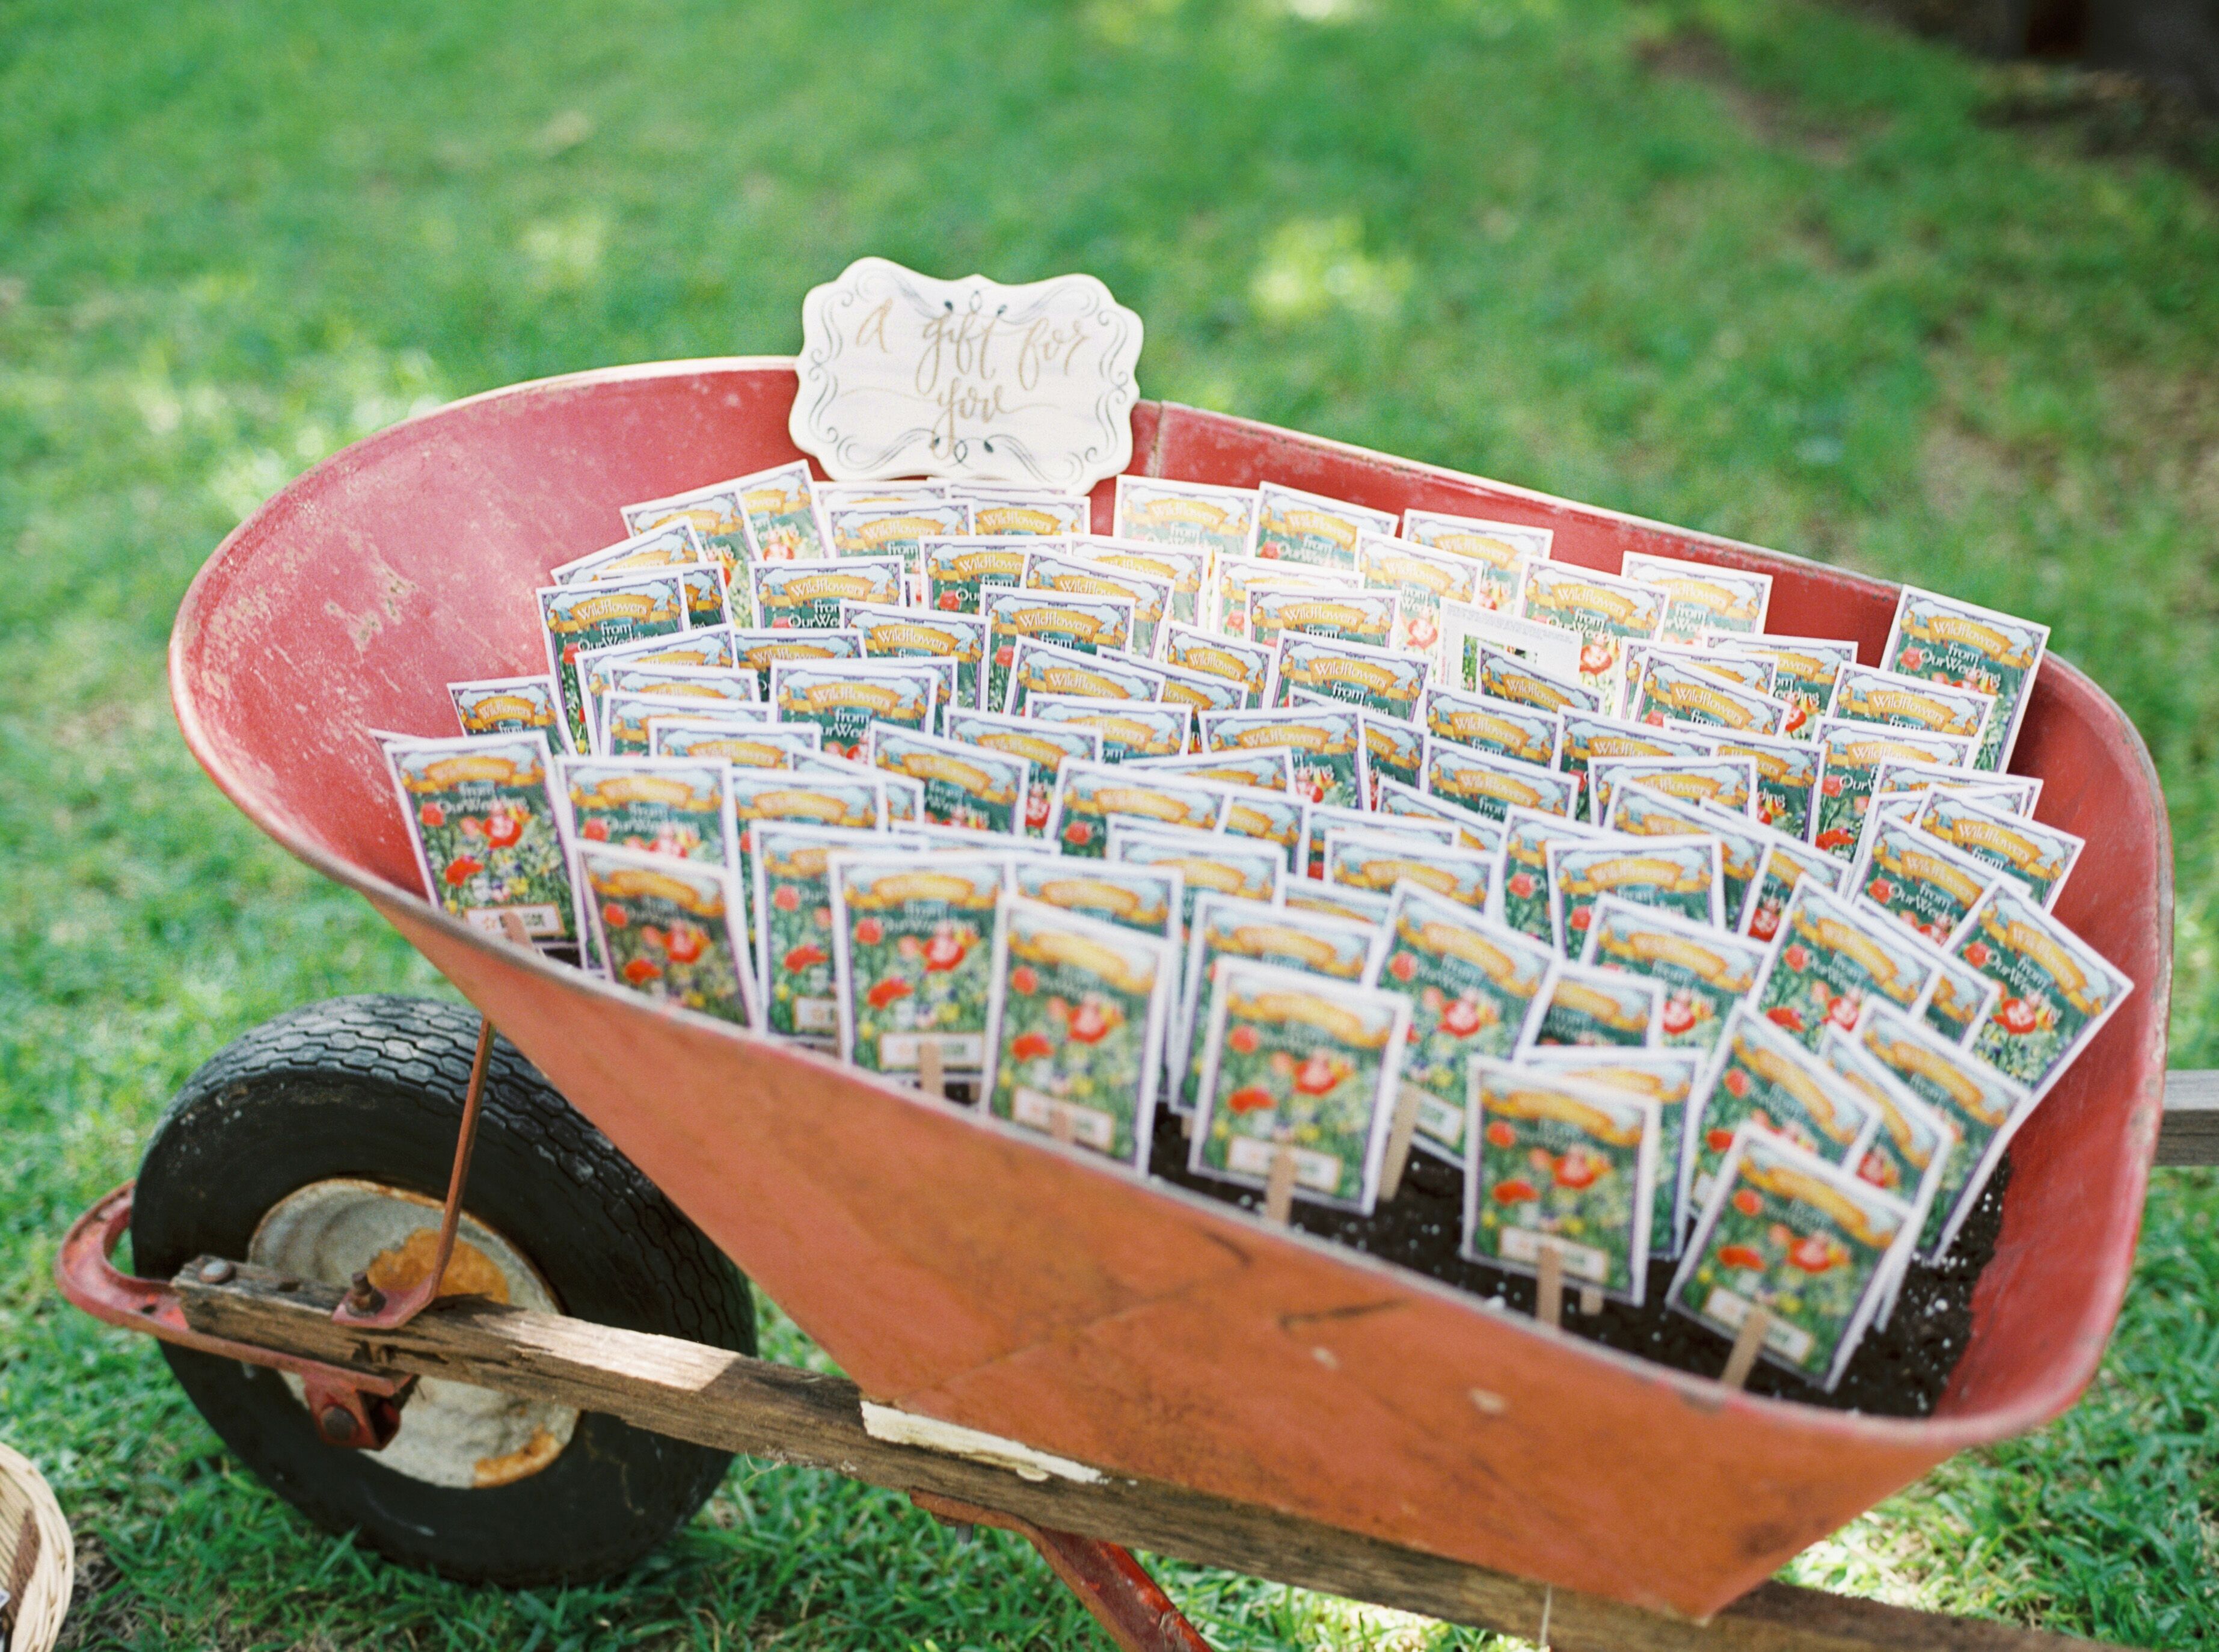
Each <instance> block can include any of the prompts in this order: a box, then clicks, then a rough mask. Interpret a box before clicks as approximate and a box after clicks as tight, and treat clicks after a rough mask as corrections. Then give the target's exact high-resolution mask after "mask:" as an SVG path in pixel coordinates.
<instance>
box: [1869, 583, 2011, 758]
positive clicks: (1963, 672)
mask: <svg viewBox="0 0 2219 1652" xmlns="http://www.w3.org/2000/svg"><path fill="white" fill-rule="evenodd" d="M2048 646H2049V627H2048V626H2047V625H2037V624H2034V623H2033V622H2031V621H2029V620H2024V619H2020V618H2016V617H2015V616H2013V615H2011V614H2006V613H1998V612H1997V611H1996V610H1994V609H1993V608H1982V607H1979V606H1975V605H1974V604H1973V603H1969V602H1960V601H1958V600H1957V599H1955V598H1954V597H1945V596H1942V595H1941V594H1939V593H1936V592H1933V591H1921V590H1919V589H1918V588H1917V587H1914V586H1908V585H1907V586H1905V587H1904V588H1903V595H1902V597H1901V598H1900V599H1898V601H1897V603H1896V609H1895V623H1894V624H1893V625H1892V626H1891V627H1890V628H1889V630H1888V633H1887V645H1886V647H1885V648H1883V649H1881V650H1880V665H1881V666H1882V668H1885V669H1886V670H1889V671H1894V672H1900V673H1901V674H1904V675H1905V676H1907V677H1924V678H1928V679H1930V680H1933V681H1935V682H1937V683H1942V684H1955V685H1962V686H1966V687H1968V688H1971V689H1973V690H1974V691H1975V692H1981V693H1986V694H1992V695H1993V696H1994V697H1995V699H1996V707H1995V712H1994V714H1993V715H1992V717H1990V718H1989V719H1988V724H1987V727H1986V729H1985V730H1983V731H1982V735H1981V741H1980V749H1979V751H1978V753H1977V755H1976V757H1975V759H1974V767H1980V768H1984V769H1992V770H1997V771H2000V770H2002V769H2005V768H2007V767H2010V764H2011V748H2013V747H2014V746H2016V745H2017V743H2018V731H2019V727H2020V725H2021V724H2023V722H2024V721H2025V720H2026V708H2027V703H2028V700H2029V699H2030V698H2031V696H2032V692H2033V688H2034V677H2035V673H2036V671H2037V670H2039V669H2040V668H2041V665H2042V652H2043V650H2044V649H2047V648H2048Z"/></svg>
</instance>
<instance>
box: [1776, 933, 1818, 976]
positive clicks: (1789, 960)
mask: <svg viewBox="0 0 2219 1652" xmlns="http://www.w3.org/2000/svg"><path fill="white" fill-rule="evenodd" d="M1781 960H1782V961H1783V962H1785V963H1786V964H1787V967H1788V968H1790V969H1792V970H1793V971H1795V972H1797V973H1798V974H1800V973H1801V972H1803V971H1805V970H1806V969H1809V968H1810V967H1811V949H1810V948H1809V947H1806V946H1804V945H1803V944H1802V942H1800V941H1795V942H1793V943H1791V944H1790V945H1789V946H1788V947H1787V950H1786V951H1785V952H1783V953H1781Z"/></svg>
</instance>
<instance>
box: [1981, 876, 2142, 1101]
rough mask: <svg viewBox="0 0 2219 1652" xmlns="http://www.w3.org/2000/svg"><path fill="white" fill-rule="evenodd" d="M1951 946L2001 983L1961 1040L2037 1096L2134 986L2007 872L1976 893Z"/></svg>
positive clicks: (2045, 1090)
mask: <svg viewBox="0 0 2219 1652" xmlns="http://www.w3.org/2000/svg"><path fill="white" fill-rule="evenodd" d="M1949 950H1950V952H1951V953H1954V954H1955V956H1956V957H1958V958H1960V959H1961V960H1963V961H1964V962H1966V963H1967V964H1970V965H1971V966H1973V968H1974V969H1976V970H1978V971H1980V973H1981V974H1983V975H1985V976H1986V977H1987V978H1989V979H1990V980H1992V981H1995V982H1998V983H2000V984H2002V986H2003V990H2004V996H2003V999H2002V1002H2001V1003H1998V1004H1997V1006H1996V1008H1995V1011H1994V1013H1993V1014H1992V1015H1990V1016H1989V1017H1988V1019H1987V1020H1986V1021H1984V1022H1981V1023H1980V1027H1979V1028H1978V1029H1977V1030H1976V1031H1975V1032H1974V1033H1973V1035H1972V1038H1971V1039H1970V1040H1968V1041H1967V1046H1966V1047H1967V1049H1969V1050H1970V1051H1971V1052H1972V1053H1973V1054H1974V1055H1977V1056H1979V1057H1980V1059H1982V1060H1984V1061H1986V1062H1989V1063H1990V1064H1992V1065H1993V1066H1994V1067H1995V1068H1996V1069H1997V1071H1999V1072H2001V1073H2003V1074H2004V1076H2005V1078H2010V1079H2011V1080H2013V1081H2014V1082H2016V1083H2017V1084H2024V1085H2025V1086H2026V1087H2027V1088H2028V1089H2029V1090H2032V1091H2033V1092H2034V1098H2035V1100H2036V1101H2040V1100H2041V1099H2042V1096H2044V1095H2046V1094H2047V1093H2048V1090H2049V1087H2050V1085H2052V1084H2054V1083H2056V1081H2057V1079H2058V1078H2060V1077H2061V1075H2062V1074H2063V1073H2064V1071H2065V1069H2066V1068H2067V1066H2069V1065H2072V1062H2073V1057H2075V1056H2077V1055H2079V1053H2080V1052H2081V1051H2082V1050H2083V1049H2085V1048H2086V1047H2087V1045H2088V1041H2089V1040H2091V1039H2092V1038H2094V1037H2095V1036H2096V1034H2098V1032H2100V1031H2101V1030H2102V1029H2103V1026H2104V1022H2107V1021H2109V1020H2110V1018H2111V1016H2112V1014H2113V1013H2114V1012H2115V1011H2116V1009H2118V1007H2119V1006H2120V1004H2122V1003H2124V1002H2125V1001H2126V997H2127V995H2128V994H2129V993H2130V992H2132V991H2134V989H2135V984H2134V983H2133V982H2132V981H2130V980H2129V979H2128V978H2127V977H2126V976H2125V975H2124V974H2123V973H2121V972H2119V971H2118V970H2116V969H2115V968H2114V967H2112V966H2111V964H2110V960H2107V959H2105V958H2104V955H2103V954H2102V953H2098V951H2097V950H2096V949H2095V948H2094V947H2091V946H2089V945H2088V943H2087V942H2086V941H2083V940H2081V939H2080V937H2079V936H2078V935H2074V934H2073V932H2072V931H2071V930H2070V929H2068V928H2066V927H2065V926H2064V925H2063V924H2061V923H2060V922H2058V921H2057V920H2056V919H2055V918H2054V917H2052V916H2050V915H2049V914H2048V912H2046V911H2044V910H2042V908H2041V907H2040V906H2038V905H2036V904H2035V901H2034V899H2033V897H2031V896H2029V894H2028V893H2027V892H2026V891H2025V890H2024V889H2023V888H2021V887H2020V886H2018V885H2016V884H2013V883H2012V882H2011V880H2010V879H2004V880H2002V881H2000V882H1998V884H1997V885H1995V887H1994V888H1992V889H1991V890H1989V891H1988V892H1987V893H1986V895H1984V896H1982V897H1980V904H1979V905H1977V906H1976V907H1974V908H1973V910H1972V912H1971V913H1970V915H1968V916H1967V918H1966V919H1965V922H1964V925H1963V927H1962V928H1961V929H1960V930H1959V931H1958V938H1957V940H1956V941H1955V943H1954V944H1953V945H1952V946H1951V947H1950V948H1949Z"/></svg>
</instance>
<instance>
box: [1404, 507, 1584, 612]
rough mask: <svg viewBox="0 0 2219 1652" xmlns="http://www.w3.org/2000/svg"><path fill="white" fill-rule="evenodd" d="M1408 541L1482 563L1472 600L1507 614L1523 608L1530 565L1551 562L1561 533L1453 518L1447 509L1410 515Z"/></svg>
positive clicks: (1407, 518)
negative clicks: (1521, 597)
mask: <svg viewBox="0 0 2219 1652" xmlns="http://www.w3.org/2000/svg"><path fill="white" fill-rule="evenodd" d="M1402 537H1403V538H1405V539H1407V540H1408V541H1409V542H1410V543H1413V544H1416V545H1423V546H1425V547H1426V548H1427V549H1428V550H1439V551H1445V552H1446V553H1447V554H1448V555H1450V556H1459V557H1462V558H1464V560H1465V561H1467V562H1475V563H1476V564H1477V565H1478V568H1479V588H1478V589H1477V591H1476V593H1474V594H1473V595H1472V597H1471V599H1470V600H1471V602H1472V603H1473V605H1474V606H1476V607H1481V608H1494V609H1499V610H1501V612H1505V613H1507V612H1511V611H1512V610H1514V609H1515V608H1516V607H1517V606H1518V598H1519V595H1520V591H1521V590H1522V588H1523V587H1524V585H1525V580H1526V564H1527V563H1528V562H1543V561H1545V560H1546V559H1547V557H1548V555H1549V546H1550V543H1551V541H1552V540H1553V539H1555V537H1556V535H1555V534H1554V533H1552V532H1551V531H1550V530H1549V529H1547V528H1529V527H1525V526H1522V525H1520V524H1517V523H1514V522H1490V521H1488V520H1487V519H1484V518H1482V517H1472V516H1451V515H1449V514H1448V513H1447V512H1443V511H1405V512H1402Z"/></svg>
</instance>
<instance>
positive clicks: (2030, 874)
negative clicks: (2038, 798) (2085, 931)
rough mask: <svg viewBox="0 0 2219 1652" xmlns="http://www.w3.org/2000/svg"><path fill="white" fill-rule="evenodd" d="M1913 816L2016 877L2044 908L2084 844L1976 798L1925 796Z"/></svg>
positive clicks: (1977, 857) (2059, 889) (1933, 832)
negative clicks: (1924, 799)
mask: <svg viewBox="0 0 2219 1652" xmlns="http://www.w3.org/2000/svg"><path fill="white" fill-rule="evenodd" d="M1914 818H1915V819H1916V820H1917V822H1918V829H1920V830H1921V831H1924V832H1927V833H1930V834H1931V835H1934V836H1936V837H1937V838H1939V839H1941V840H1942V842H1944V843H1947V844H1949V846H1950V847H1951V848H1954V849H1956V850H1958V851H1960V852H1961V853H1962V854H1967V855H1970V856H1972V857H1973V859H1974V860H1981V861H1985V862H1986V864H1988V865H1989V866H1994V867H1995V868H1996V869H1997V870H1998V871H2000V872H2002V873H2005V874H2006V875H2008V876H2009V877H2011V878H2014V879H2017V881H2018V882H2019V883H2020V884H2022V885H2024V886H2025V887H2026V888H2027V889H2028V890H2029V891H2031V892H2032V893H2033V895H2034V897H2035V899H2036V901H2038V902H2040V903H2041V905H2042V910H2043V911H2045V912H2046V911H2048V910H2051V909H2052V908H2054V906H2055V905H2056V904H2057V897H2058V896H2059V894H2060V893H2061V892H2062V891H2063V890H2064V888H2065V880H2066V879H2067V877H2069V876H2070V875H2071V874H2072V872H2073V866H2074V865H2075V864H2076V863H2077V862H2078V861H2079V859H2080V851H2081V850H2082V849H2084V848H2086V847H2087V844H2086V842H2085V841H2084V840H2083V839H2080V838H2078V837H2075V836H2073V834H2072V833H2070V832H2067V831H2061V830H2060V829H2058V828H2056V827H2054V826H2045V825H2043V824H2042V823H2041V822H2040V821H2038V820H2029V819H2026V818H2024V817H2020V816H2016V815H2007V814H2005V813H2004V812H2003V811H2002V810H1998V809H1992V808H1990V807H1988V806H1986V804H1983V803H1981V802H1980V800H1979V799H1977V798H1964V797H1954V796H1951V795H1950V794H1949V793H1948V792H1933V793H1932V794H1930V796H1929V797H1928V798H1927V799H1926V801H1925V803H1924V804H1923V805H1921V807H1920V808H1919V810H1918V814H1917V816H1916V817H1914Z"/></svg>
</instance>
